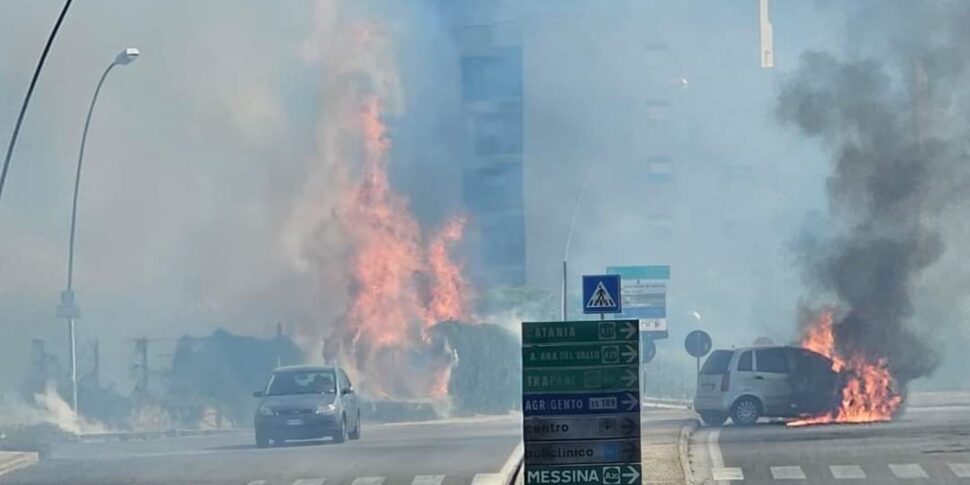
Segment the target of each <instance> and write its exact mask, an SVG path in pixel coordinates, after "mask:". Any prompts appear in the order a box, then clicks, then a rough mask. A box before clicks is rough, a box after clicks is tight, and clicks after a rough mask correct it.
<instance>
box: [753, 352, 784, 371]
mask: <svg viewBox="0 0 970 485" xmlns="http://www.w3.org/2000/svg"><path fill="white" fill-rule="evenodd" d="M755 352H757V354H758V355H757V357H758V371H759V372H776V373H780V374H787V373H788V357H787V355H785V354H786V352H785V349H784V348H774V349H760V350H756V351H755Z"/></svg>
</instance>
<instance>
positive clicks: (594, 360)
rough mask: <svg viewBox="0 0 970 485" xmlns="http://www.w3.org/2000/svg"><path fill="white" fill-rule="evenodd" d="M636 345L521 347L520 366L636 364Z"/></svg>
mask: <svg viewBox="0 0 970 485" xmlns="http://www.w3.org/2000/svg"><path fill="white" fill-rule="evenodd" d="M638 357H639V352H638V351H637V346H636V345H634V344H629V343H609V344H573V345H544V346H528V347H523V348H522V366H523V367H527V368H535V367H582V366H593V365H620V364H624V365H632V364H636V362H637V358H638Z"/></svg>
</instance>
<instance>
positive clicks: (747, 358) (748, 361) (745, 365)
mask: <svg viewBox="0 0 970 485" xmlns="http://www.w3.org/2000/svg"><path fill="white" fill-rule="evenodd" d="M753 360H754V359H752V358H751V351H750V350H748V351H746V352H742V353H741V357H740V358H738V370H739V371H748V372H751V371H753V370H754V363H753V362H752V361H753Z"/></svg>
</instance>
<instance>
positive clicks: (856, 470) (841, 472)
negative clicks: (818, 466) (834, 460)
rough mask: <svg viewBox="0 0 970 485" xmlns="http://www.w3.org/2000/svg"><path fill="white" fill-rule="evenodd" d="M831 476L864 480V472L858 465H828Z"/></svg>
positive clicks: (841, 478) (840, 478)
mask: <svg viewBox="0 0 970 485" xmlns="http://www.w3.org/2000/svg"><path fill="white" fill-rule="evenodd" d="M829 470H831V471H832V477H834V478H837V479H839V480H865V478H866V472H864V471H862V467H861V466H858V465H832V466H830V467H829Z"/></svg>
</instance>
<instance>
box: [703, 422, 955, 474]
mask: <svg viewBox="0 0 970 485" xmlns="http://www.w3.org/2000/svg"><path fill="white" fill-rule="evenodd" d="M690 455H691V457H690V458H691V469H692V471H693V474H694V479H695V483H732V482H736V483H742V482H743V483H751V484H761V483H813V484H842V485H844V484H846V483H850V484H856V483H878V484H893V483H906V484H920V483H933V484H950V483H952V484H968V483H970V406H968V405H965V404H961V405H946V406H928V407H919V408H910V409H909V410H907V412H906V413H905V414H904V415H903V416H902V417H900V418H898V419H897V420H895V421H893V422H890V423H878V424H868V425H825V426H809V427H804V428H787V427H785V426H784V425H783V424H768V423H766V424H759V425H756V426H752V427H749V428H744V427H737V426H730V425H729V426H725V427H723V428H701V429H699V430H698V431H697V432H695V433H694V435H693V436H692V438H691V445H690Z"/></svg>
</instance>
